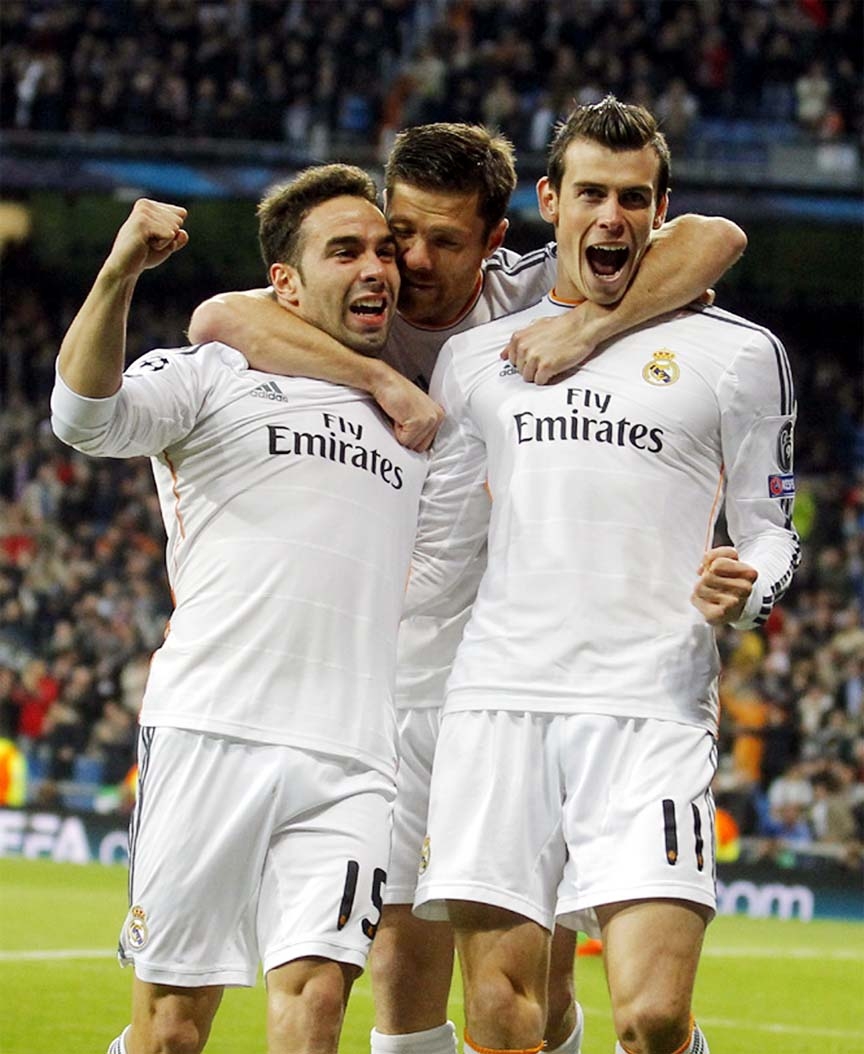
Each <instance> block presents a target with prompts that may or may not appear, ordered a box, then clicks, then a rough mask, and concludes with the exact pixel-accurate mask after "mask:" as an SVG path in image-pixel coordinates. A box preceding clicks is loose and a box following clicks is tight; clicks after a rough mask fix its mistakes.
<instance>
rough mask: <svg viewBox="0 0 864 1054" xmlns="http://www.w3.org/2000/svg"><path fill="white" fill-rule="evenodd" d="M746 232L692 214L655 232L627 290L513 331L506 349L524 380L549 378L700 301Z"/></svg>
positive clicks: (738, 250) (743, 243) (722, 221)
mask: <svg viewBox="0 0 864 1054" xmlns="http://www.w3.org/2000/svg"><path fill="white" fill-rule="evenodd" d="M746 247H747V236H746V235H745V234H744V232H743V231H742V230H741V228H740V227H738V226H737V225H736V224H734V223H732V221H731V220H726V219H723V218H722V217H719V216H697V215H695V214H687V215H684V216H679V217H678V218H677V219H674V220H670V221H669V222H668V223H666V224H664V225H663V226H662V227H661V228H660V229H659V230H657V231H655V233H654V236H653V237H652V239H651V243H650V245H649V247H648V250H647V252H646V253H645V255H644V256H643V258H642V260H641V262H640V264H639V268H638V270H637V271H636V275H635V277H634V278H633V281H632V283H631V284H630V287H629V288H628V290H627V292H626V293H625V295H624V296H623V297H622V298H621V300H619V301H618V303H617V304H612V305H609V306H605V305H602V304H595V303H592V302H590V301H586V302H585V303H584V304H580V305H579V307H577V308H574V309H573V310H572V311H568V312H567V314H566V315H563V316H561V317H559V318H550V319H540V320H538V321H537V322H535V323H534V324H533V325H531V326H529V327H528V328H527V329H523V330H520V331H519V332H517V333H514V334H513V336H512V337H511V338H510V343H509V344H508V345H507V347H506V348H505V349H504V351H503V352H502V353H501V358H502V359H509V360H510V362H512V363H513V365H514V366H516V367H517V368H518V369H519V372H520V373H521V374H522V376H523V377H524V378H525V380H526V381H534V382H535V383H537V384H547V383H548V382H549V381H551V380H552V379H553V378H554V377H556V376H557V375H558V374H560V373H563V372H565V371H566V370H570V369H572V368H573V367H574V366H578V365H579V363H580V362H583V361H584V360H585V359H586V358H587V357H588V356H589V355H590V354H591V353H592V352H593V351H594V349H595V348H596V347H597V346H598V344H602V343H603V341H606V340H610V339H611V338H612V337H616V336H618V334H619V333H624V332H625V331H626V330H628V329H632V328H633V327H634V326H639V325H641V324H642V323H643V322H647V321H649V319H652V318H656V316H657V315H661V314H663V313H664V312H666V311H674V310H675V309H676V308H679V307H683V306H684V304H689V303H691V301H693V300H698V299H699V298H700V297H701V296H702V295H703V294H704V293H705V291H706V290H707V289H709V288H710V287H711V286H712V285H714V283H715V282H716V281H718V279H720V278H721V277H722V276H723V275H724V274H725V273H726V271H728V270H729V268H730V267H731V266H732V265H733V264H734V263H735V262H736V261H737V260H738V259H739V257H740V256H741V254H742V253H743V252H744V249H745V248H746Z"/></svg>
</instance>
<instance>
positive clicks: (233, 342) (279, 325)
mask: <svg viewBox="0 0 864 1054" xmlns="http://www.w3.org/2000/svg"><path fill="white" fill-rule="evenodd" d="M188 332H189V339H190V340H192V341H193V342H194V343H196V344H197V343H201V342H203V341H207V340H218V341H221V342H222V343H223V344H229V345H230V346H231V347H233V348H237V350H238V351H241V352H242V353H243V355H244V356H245V357H246V359H247V360H248V362H249V365H250V366H252V368H253V369H256V370H263V371H264V372H266V373H277V374H283V375H285V376H289V377H312V378H314V379H316V380H320V381H330V382H331V383H333V384H342V385H345V386H347V387H350V388H358V389H360V390H361V391H365V392H370V393H374V392H375V390H376V388H377V387H378V386H379V385H380V384H381V383H382V382H383V378H384V377H385V376H386V375H387V372H388V371H389V370H390V367H388V366H387V365H386V364H385V363H383V362H381V361H380V360H378V359H373V358H368V357H367V356H365V355H361V354H359V353H358V352H356V351H352V350H351V349H350V348H346V347H345V346H344V345H343V344H340V343H339V341H337V340H335V339H334V338H333V337H331V336H330V335H329V334H327V333H325V332H324V331H323V330H321V329H319V328H318V327H317V326H313V325H311V323H309V322H307V321H306V320H305V319H303V318H301V317H300V316H299V315H297V314H295V313H294V312H293V311H287V310H286V309H285V308H284V307H282V306H281V305H280V304H279V303H278V302H277V300H276V299H275V297H274V296H273V295H272V293H270V292H269V291H267V290H263V289H262V290H252V291H250V292H246V293H223V294H221V295H220V296H216V297H213V298H212V299H210V300H207V301H205V302H204V303H203V304H199V306H198V307H197V308H196V309H195V311H194V312H193V314H192V319H191V321H190V323H189V331H188Z"/></svg>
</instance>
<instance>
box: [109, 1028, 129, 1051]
mask: <svg viewBox="0 0 864 1054" xmlns="http://www.w3.org/2000/svg"><path fill="white" fill-rule="evenodd" d="M131 1027H132V1026H131V1025H127V1026H126V1027H125V1028H124V1029H123V1031H122V1032H121V1033H120V1035H119V1036H118V1037H117V1038H116V1039H114V1040H112V1041H111V1044H110V1045H109V1047H108V1050H107V1054H127V1051H126V1034H127V1033H128V1031H129V1029H130V1028H131Z"/></svg>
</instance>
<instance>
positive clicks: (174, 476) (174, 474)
mask: <svg viewBox="0 0 864 1054" xmlns="http://www.w3.org/2000/svg"><path fill="white" fill-rule="evenodd" d="M162 456H163V457H164V458H165V462H166V464H167V465H168V468H169V470H170V472H171V493H172V494H173V495H174V498H175V501H174V515H175V516H176V517H177V526H178V527H179V528H180V537H181V538H183V539H185V538H186V526H185V524H184V523H183V513H182V512H181V511H180V491H179V490H178V489H177V471H176V469H175V468H174V465H173V463H172V461H171V458H170V457H168V453H167V451H165V450H163V451H162Z"/></svg>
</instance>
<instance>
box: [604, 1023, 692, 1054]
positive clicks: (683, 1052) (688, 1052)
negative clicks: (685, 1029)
mask: <svg viewBox="0 0 864 1054" xmlns="http://www.w3.org/2000/svg"><path fill="white" fill-rule="evenodd" d="M615 1054H627V1051H626V1050H625V1049H624V1048H623V1047H622V1046H621V1044H620V1043H616V1044H615ZM673 1054H711V1051H710V1050H709V1049H708V1040H707V1039H706V1038H705V1036H704V1035H703V1033H702V1029H701V1028H700V1027H699V1026H698V1025H695V1024H694V1026H693V1032H692V1034H691V1036H690V1042H689V1043H688V1044H687V1046H686V1047H681V1048H679V1049H678V1050H676V1051H674V1052H673Z"/></svg>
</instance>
